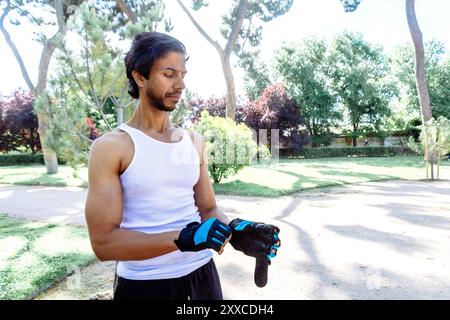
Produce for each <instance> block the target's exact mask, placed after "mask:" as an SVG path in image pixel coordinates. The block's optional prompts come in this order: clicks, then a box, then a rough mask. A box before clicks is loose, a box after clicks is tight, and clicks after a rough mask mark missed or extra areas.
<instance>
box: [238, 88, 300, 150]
mask: <svg viewBox="0 0 450 320" xmlns="http://www.w3.org/2000/svg"><path fill="white" fill-rule="evenodd" d="M243 114H244V117H245V120H244V122H245V124H246V125H247V126H249V127H250V128H252V129H254V130H256V133H257V135H256V138H257V145H258V146H259V145H260V136H259V133H260V130H261V129H267V143H268V147H269V149H270V150H271V149H272V145H271V141H272V136H271V134H272V129H276V130H279V131H278V133H279V140H280V142H281V143H282V144H284V145H287V146H290V147H291V149H292V150H294V151H298V150H299V149H300V148H301V147H303V145H305V144H306V143H307V142H308V139H307V136H306V135H305V134H304V132H302V131H301V129H300V125H302V124H303V119H302V117H301V116H300V111H299V106H298V105H297V103H296V101H295V100H294V99H293V98H292V97H291V96H290V95H289V94H288V92H287V90H286V87H285V86H284V85H283V84H276V85H272V86H269V87H267V88H266V89H265V90H264V91H263V93H262V95H261V96H260V97H259V98H258V99H257V100H256V101H249V102H248V104H247V105H245V106H244V108H243Z"/></svg>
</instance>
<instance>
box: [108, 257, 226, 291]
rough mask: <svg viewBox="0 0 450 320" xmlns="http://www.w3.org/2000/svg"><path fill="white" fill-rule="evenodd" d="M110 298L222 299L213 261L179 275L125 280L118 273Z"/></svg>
mask: <svg viewBox="0 0 450 320" xmlns="http://www.w3.org/2000/svg"><path fill="white" fill-rule="evenodd" d="M114 300H223V295H222V287H221V286H220V279H219V274H218V273H217V269H216V265H215V263H214V261H213V259H211V260H210V261H209V262H208V263H207V264H205V265H204V266H202V267H200V268H198V269H197V270H195V271H193V272H191V273H189V274H188V275H185V276H183V277H180V278H173V279H161V280H129V279H125V278H121V277H118V279H117V285H116V288H115V290H114Z"/></svg>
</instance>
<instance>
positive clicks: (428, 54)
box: [390, 40, 450, 119]
mask: <svg viewBox="0 0 450 320" xmlns="http://www.w3.org/2000/svg"><path fill="white" fill-rule="evenodd" d="M445 53H446V50H445V47H444V44H443V43H442V42H440V41H437V40H431V41H429V42H427V43H425V76H426V81H427V85H428V92H429V95H430V102H431V108H432V112H433V117H434V118H435V119H437V118H438V117H439V116H444V117H446V118H450V90H448V88H449V87H450V57H449V56H447V58H445V57H444V54H445ZM390 65H391V68H392V71H393V74H394V75H395V77H396V79H397V81H398V84H399V85H400V86H401V87H402V88H403V91H402V96H401V99H402V102H403V103H404V104H405V105H406V106H407V108H408V110H409V112H411V113H413V114H415V115H417V116H419V115H420V107H419V98H418V93H417V86H416V78H415V73H414V68H415V55H414V48H413V47H412V46H411V45H403V46H399V47H397V49H396V50H395V52H394V53H393V55H392V56H391V59H390Z"/></svg>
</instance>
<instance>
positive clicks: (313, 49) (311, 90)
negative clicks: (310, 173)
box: [275, 37, 341, 144]
mask: <svg viewBox="0 0 450 320" xmlns="http://www.w3.org/2000/svg"><path fill="white" fill-rule="evenodd" d="M328 67H329V57H328V53H327V45H326V43H325V41H323V40H319V39H316V38H313V37H310V38H306V39H305V40H303V41H302V42H301V43H299V44H284V45H283V46H282V47H281V48H280V49H279V50H278V51H277V53H276V56H275V68H276V70H277V71H278V72H279V73H280V75H281V77H282V79H283V81H284V83H285V84H286V87H287V89H288V92H289V94H290V95H291V96H292V97H293V98H294V99H295V101H296V102H297V104H298V105H299V106H300V108H301V109H300V114H301V116H302V117H303V119H304V122H305V126H306V128H307V129H308V131H309V134H310V135H311V136H312V137H314V139H315V140H314V141H313V143H315V144H316V143H319V142H326V141H329V140H330V133H329V132H330V127H332V126H334V125H336V124H337V121H338V120H339V119H340V118H341V113H340V112H339V110H338V107H337V104H336V99H335V97H334V96H333V94H332V92H331V88H330V79H329V76H328V73H329V72H328Z"/></svg>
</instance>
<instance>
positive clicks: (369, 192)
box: [0, 181, 450, 299]
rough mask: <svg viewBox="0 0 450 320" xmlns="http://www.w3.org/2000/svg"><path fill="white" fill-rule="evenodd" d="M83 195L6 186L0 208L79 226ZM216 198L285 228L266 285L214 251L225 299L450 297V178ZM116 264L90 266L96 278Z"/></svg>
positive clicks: (243, 262) (244, 263)
mask: <svg viewBox="0 0 450 320" xmlns="http://www.w3.org/2000/svg"><path fill="white" fill-rule="evenodd" d="M85 196H86V190H85V189H82V188H59V187H25V186H7V185H2V186H0V212H7V213H8V214H9V215H11V216H19V217H25V218H29V219H34V220H38V219H39V220H41V219H45V220H50V221H54V222H62V223H75V224H84V213H83V207H84V201H85ZM217 202H218V205H219V206H220V207H221V208H222V209H224V210H225V212H226V213H227V214H228V215H229V216H230V218H234V217H241V218H244V219H250V220H256V221H265V222H269V223H274V224H276V225H278V226H279V227H280V228H281V233H280V237H281V240H282V247H281V249H280V250H279V254H278V256H277V258H276V259H275V261H274V263H273V264H272V266H270V267H269V283H268V285H267V286H266V287H265V288H262V289H260V288H257V287H256V286H255V285H254V283H253V268H254V263H253V260H252V259H251V258H249V257H247V256H245V255H243V254H241V253H239V252H236V251H234V250H233V249H232V247H231V246H229V247H227V248H226V249H225V252H224V254H222V255H221V256H217V255H216V257H215V261H216V264H217V266H218V269H219V273H220V275H221V279H222V286H223V291H224V296H225V298H226V299H450V272H449V271H448V270H450V250H449V249H448V248H450V181H439V182H424V181H389V182H373V183H365V184H358V185H348V186H344V187H340V188H333V189H328V190H322V191H315V192H309V193H305V194H301V195H296V196H289V197H282V198H277V199H267V198H255V197H231V196H220V195H218V196H217ZM112 266H113V264H111V263H99V264H96V268H97V270H96V272H97V273H102V272H99V271H98V268H99V267H100V268H101V267H104V268H105V269H107V270H110V271H111V270H112ZM111 272H112V271H111ZM108 279H110V278H108ZM108 281H110V280H108ZM106 287H109V284H108V285H107V286H106ZM59 291H61V290H59ZM50 297H53V298H55V297H56V298H57V297H60V298H61V297H66V296H64V295H61V293H58V290H56V291H55V293H54V294H53V296H50ZM68 297H70V295H69V296H68Z"/></svg>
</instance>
